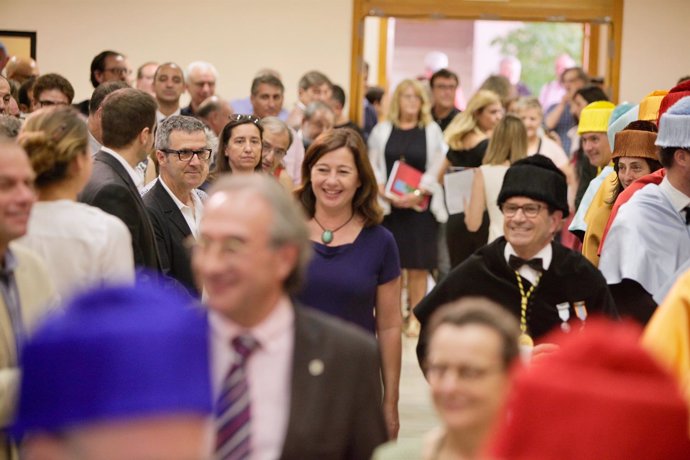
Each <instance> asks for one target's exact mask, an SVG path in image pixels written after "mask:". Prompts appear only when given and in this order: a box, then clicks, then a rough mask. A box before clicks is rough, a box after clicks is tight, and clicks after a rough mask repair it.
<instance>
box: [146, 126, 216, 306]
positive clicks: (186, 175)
mask: <svg viewBox="0 0 690 460" xmlns="http://www.w3.org/2000/svg"><path fill="white" fill-rule="evenodd" d="M211 153H212V151H211V147H210V140H209V139H208V136H207V135H206V131H205V130H204V123H203V122H202V121H201V120H198V119H196V118H193V117H186V116H182V115H173V116H171V117H168V118H166V119H165V121H163V122H162V123H161V124H160V125H159V126H158V131H157V132H156V158H157V159H158V165H159V171H160V175H159V176H158V180H157V181H156V183H155V185H154V186H153V187H152V188H151V190H149V191H148V192H147V193H146V194H145V195H144V204H145V205H146V210H147V212H148V213H149V217H150V218H151V223H152V225H153V230H154V232H155V234H156V243H157V246H158V254H159V255H160V258H161V265H162V269H163V273H164V274H166V275H168V276H170V277H172V278H174V279H176V280H177V281H179V282H180V283H182V284H183V285H184V287H185V288H186V289H187V290H188V291H189V293H190V294H191V295H192V296H194V297H199V296H200V291H199V289H198V288H197V286H196V283H195V281H194V276H193V275H192V268H191V263H190V259H189V251H188V250H187V248H186V247H185V244H184V243H185V241H186V240H187V239H189V238H194V239H195V238H196V237H197V236H198V231H199V222H200V220H201V213H202V211H203V209H204V204H203V200H205V198H206V194H205V193H204V192H203V191H202V190H199V189H198V188H197V187H199V186H200V185H201V184H202V183H203V182H204V181H205V180H206V177H207V176H208V169H209V164H210V162H211Z"/></svg>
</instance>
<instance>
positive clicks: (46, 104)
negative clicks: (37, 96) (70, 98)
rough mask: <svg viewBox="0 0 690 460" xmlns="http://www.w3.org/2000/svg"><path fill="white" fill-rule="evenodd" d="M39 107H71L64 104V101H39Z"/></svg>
mask: <svg viewBox="0 0 690 460" xmlns="http://www.w3.org/2000/svg"><path fill="white" fill-rule="evenodd" d="M38 105H39V106H40V107H53V106H56V105H57V106H60V105H69V104H67V102H62V101H38Z"/></svg>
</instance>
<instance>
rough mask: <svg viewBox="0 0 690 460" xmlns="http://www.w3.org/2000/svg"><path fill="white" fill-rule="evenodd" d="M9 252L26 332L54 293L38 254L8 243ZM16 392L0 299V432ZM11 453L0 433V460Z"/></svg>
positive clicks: (10, 334) (11, 342)
mask: <svg viewBox="0 0 690 460" xmlns="http://www.w3.org/2000/svg"><path fill="white" fill-rule="evenodd" d="M10 249H11V250H12V254H13V255H14V257H15V258H16V259H17V268H16V270H15V272H14V278H15V282H16V284H17V290H18V291H19V300H20V304H21V314H22V323H23V325H24V330H25V332H30V331H31V329H32V328H33V326H34V325H35V324H36V322H37V321H38V320H39V319H40V318H41V317H42V316H43V315H44V314H45V313H46V312H47V311H48V309H49V308H51V307H52V306H54V304H55V302H56V300H57V298H56V293H55V289H54V288H53V283H52V281H51V279H50V277H49V276H48V271H47V270H46V268H45V266H44V265H43V262H42V261H41V260H40V258H39V257H38V255H36V254H35V253H34V252H32V251H30V250H29V249H26V248H24V247H23V246H21V245H13V244H11V245H10ZM18 390H19V369H18V363H17V347H16V342H15V331H14V329H13V327H12V320H11V319H10V316H9V314H8V311H7V305H5V300H4V299H3V297H2V296H0V429H3V428H6V427H7V426H8V425H9V424H10V422H11V421H12V418H13V417H14V409H15V404H16V401H17V391H18ZM11 452H12V446H11V444H10V443H9V442H8V441H7V439H6V438H5V435H4V434H2V433H1V432H0V460H7V459H10V458H16V457H12V453H11ZM15 455H16V453H15Z"/></svg>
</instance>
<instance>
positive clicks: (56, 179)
mask: <svg viewBox="0 0 690 460" xmlns="http://www.w3.org/2000/svg"><path fill="white" fill-rule="evenodd" d="M19 144H20V145H21V146H22V147H23V148H24V150H26V153H27V154H28V156H29V160H30V161H31V166H32V167H33V169H34V172H35V173H36V182H35V185H36V191H37V194H38V202H37V203H35V204H34V205H33V209H32V211H31V218H30V220H29V229H28V232H27V234H26V236H25V237H24V238H22V239H21V240H20V241H21V244H24V245H25V246H27V247H29V248H31V249H33V250H34V251H35V252H37V253H39V254H40V255H41V256H42V257H43V259H44V260H45V262H46V265H47V266H48V269H49V271H50V274H51V275H52V279H53V281H54V282H55V287H56V289H57V291H58V293H59V294H60V296H61V297H62V299H66V298H69V297H70V296H72V295H73V294H76V293H77V292H78V291H81V290H83V289H86V288H89V287H92V286H94V285H98V284H106V283H122V282H131V281H133V280H134V256H133V254H132V244H131V236H130V233H129V230H128V229H127V227H126V226H125V224H124V223H122V221H121V220H120V219H118V218H116V217H114V216H112V215H110V214H107V213H105V212H103V211H101V210H100V209H98V208H95V207H93V206H88V205H86V204H83V203H78V202H77V194H78V193H79V192H80V191H81V190H82V188H84V186H85V185H86V183H87V182H88V181H89V178H90V176H91V170H92V161H93V160H92V157H91V151H90V148H89V139H88V131H87V128H86V123H85V122H84V121H82V119H81V118H80V116H79V114H78V113H77V111H76V110H74V109H73V108H71V107H65V106H60V107H54V108H46V109H40V110H38V111H37V112H34V113H33V114H31V115H30V116H29V118H28V119H27V120H26V122H25V124H24V126H23V128H22V131H21V133H20V135H19Z"/></svg>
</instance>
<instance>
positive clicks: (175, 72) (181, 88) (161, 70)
mask: <svg viewBox="0 0 690 460" xmlns="http://www.w3.org/2000/svg"><path fill="white" fill-rule="evenodd" d="M185 89H186V85H185V83H184V74H183V73H182V69H180V67H179V66H178V65H177V64H175V63H174V62H166V63H164V64H161V65H160V66H158V68H157V69H156V73H155V74H154V75H153V92H154V93H155V95H156V103H158V110H157V111H156V122H157V123H160V122H162V121H163V120H165V119H166V118H168V117H170V116H173V115H179V114H180V97H181V96H182V94H183V93H184V92H185Z"/></svg>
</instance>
